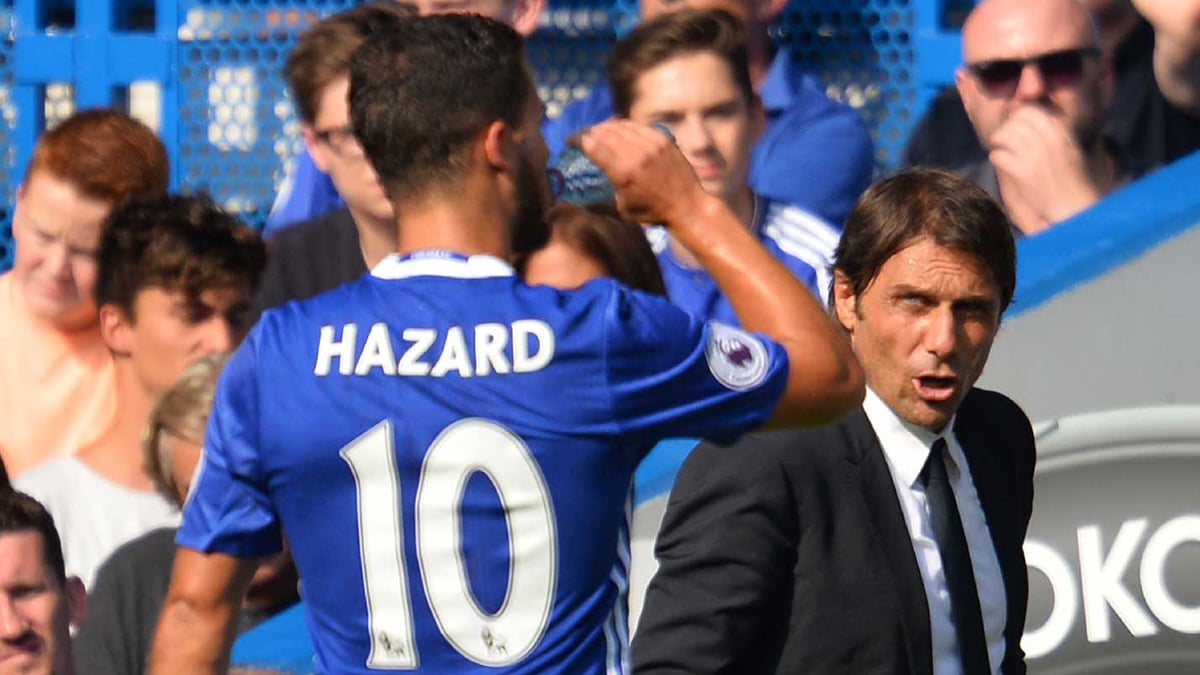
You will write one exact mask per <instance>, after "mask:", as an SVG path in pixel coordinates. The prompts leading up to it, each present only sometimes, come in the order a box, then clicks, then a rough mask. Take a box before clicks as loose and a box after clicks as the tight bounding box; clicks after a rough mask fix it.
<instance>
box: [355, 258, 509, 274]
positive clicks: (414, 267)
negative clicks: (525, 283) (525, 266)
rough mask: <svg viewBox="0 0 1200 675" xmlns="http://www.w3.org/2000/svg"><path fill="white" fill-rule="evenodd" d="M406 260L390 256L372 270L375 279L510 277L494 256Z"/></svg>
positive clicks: (504, 263) (507, 270)
mask: <svg viewBox="0 0 1200 675" xmlns="http://www.w3.org/2000/svg"><path fill="white" fill-rule="evenodd" d="M421 253H425V254H424V255H421V254H418V255H416V256H412V257H405V256H401V255H399V254H396V253H393V254H391V255H388V256H387V257H385V258H384V259H383V260H380V261H379V264H378V265H376V266H375V268H374V269H372V270H371V276H373V277H375V278H377V279H407V278H408V277H425V276H433V277H450V278H454V279H486V278H489V277H511V276H513V275H514V274H515V272H514V271H513V268H512V265H509V264H508V263H507V262H505V261H504V260H502V259H500V258H497V257H496V256H494V255H473V256H470V257H465V256H462V255H457V254H446V255H438V254H434V253H429V252H421Z"/></svg>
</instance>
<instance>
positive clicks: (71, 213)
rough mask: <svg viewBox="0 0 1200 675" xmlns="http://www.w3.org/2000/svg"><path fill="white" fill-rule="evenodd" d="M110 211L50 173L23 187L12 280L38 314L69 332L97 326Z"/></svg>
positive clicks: (38, 175)
mask: <svg viewBox="0 0 1200 675" xmlns="http://www.w3.org/2000/svg"><path fill="white" fill-rule="evenodd" d="M109 210H111V206H110V205H109V204H108V203H107V202H103V201H100V200H96V199H91V198H89V197H85V196H84V195H81V194H79V191H78V190H76V189H75V188H74V187H73V186H72V185H71V184H69V183H66V182H64V181H62V180H59V179H58V178H56V177H55V176H53V175H52V174H49V173H47V172H45V171H35V172H34V173H33V175H31V176H30V177H29V180H27V181H26V182H25V184H24V185H23V186H22V187H21V189H20V190H19V191H18V193H17V208H16V212H15V213H14V215H13V239H15V240H16V244H17V251H16V256H15V258H14V260H13V281H14V282H15V283H16V285H17V289H18V292H20V293H21V294H22V295H23V297H24V300H25V303H26V304H27V305H28V307H29V309H30V311H31V312H33V314H34V316H36V317H38V318H39V319H41V320H43V321H45V322H47V323H49V324H51V325H53V326H55V327H56V328H58V329H60V330H66V331H70V330H77V329H80V328H84V327H87V326H91V325H94V324H95V322H96V305H95V301H94V300H93V298H92V294H93V292H94V290H95V288H96V249H97V248H98V247H99V245H100V225H101V223H102V222H103V221H104V218H105V217H106V216H107V215H108V212H109Z"/></svg>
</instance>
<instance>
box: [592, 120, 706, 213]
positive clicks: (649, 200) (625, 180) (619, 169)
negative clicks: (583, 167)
mask: <svg viewBox="0 0 1200 675" xmlns="http://www.w3.org/2000/svg"><path fill="white" fill-rule="evenodd" d="M580 148H581V149H582V150H583V152H584V153H586V154H587V156H588V157H590V158H591V159H592V161H594V162H595V163H596V165H597V166H599V167H600V169H601V170H602V171H604V173H605V174H606V175H607V176H608V178H609V180H611V181H612V184H613V186H614V187H615V188H616V191H617V208H619V209H620V211H621V214H622V215H623V216H624V217H625V218H628V219H630V220H635V221H637V222H641V223H661V224H663V225H666V226H667V227H670V226H671V225H672V224H674V223H677V222H680V219H681V218H686V214H688V213H691V212H693V209H695V208H696V207H697V205H698V203H699V201H700V200H702V199H704V198H705V197H706V196H707V195H706V193H705V192H704V188H703V187H701V185H700V182H699V180H697V179H696V173H695V171H693V170H692V165H691V164H689V163H688V161H687V158H685V157H684V156H683V153H681V152H679V149H678V148H677V147H675V143H674V141H673V140H671V139H670V138H669V137H667V136H666V135H665V134H662V133H660V132H659V131H656V130H655V129H652V128H651V127H648V126H646V125H643V124H638V123H636V122H631V121H629V120H608V121H607V122H602V123H600V124H597V125H595V126H593V127H591V128H590V129H588V130H587V131H586V132H584V134H583V136H582V138H581V139H580Z"/></svg>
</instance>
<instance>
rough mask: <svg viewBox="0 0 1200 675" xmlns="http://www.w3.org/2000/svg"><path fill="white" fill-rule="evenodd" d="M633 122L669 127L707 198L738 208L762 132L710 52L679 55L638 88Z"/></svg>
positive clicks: (750, 106) (752, 109)
mask: <svg viewBox="0 0 1200 675" xmlns="http://www.w3.org/2000/svg"><path fill="white" fill-rule="evenodd" d="M629 118H630V119H632V120H634V121H635V122H642V123H645V124H650V123H654V122H658V123H661V124H665V125H666V126H667V127H668V128H669V129H670V130H671V133H672V134H674V135H675V142H676V144H677V145H678V146H679V149H680V150H681V151H682V152H683V154H684V156H685V157H687V159H688V161H689V162H691V164H692V168H693V169H694V170H695V171H696V175H697V177H699V178H700V184H701V185H702V186H704V189H705V191H707V192H708V193H709V194H712V195H715V196H717V197H720V198H721V200H722V201H724V202H726V203H727V204H731V205H732V204H735V203H736V202H737V201H739V200H740V199H742V198H744V196H745V195H746V194H748V192H749V187H748V186H747V184H746V181H747V178H748V177H749V174H750V148H751V146H752V145H753V143H754V141H755V140H756V139H757V137H758V134H759V132H760V131H761V129H762V124H763V122H762V113H761V108H760V107H759V105H758V101H757V99H755V100H752V101H748V100H746V96H745V94H744V93H743V92H742V90H741V89H739V88H738V86H737V84H736V82H735V81H734V78H733V73H732V72H731V68H730V67H729V65H728V64H726V63H725V61H723V60H722V59H721V58H720V57H719V56H717V55H716V54H713V53H711V52H693V53H689V54H681V55H679V56H676V57H674V58H672V59H670V60H667V61H664V62H663V63H661V64H659V65H658V66H655V67H654V68H651V69H649V70H647V71H645V72H644V73H642V75H641V76H640V77H638V79H637V81H636V82H635V83H634V87H633V97H632V104H631V105H630V107H629Z"/></svg>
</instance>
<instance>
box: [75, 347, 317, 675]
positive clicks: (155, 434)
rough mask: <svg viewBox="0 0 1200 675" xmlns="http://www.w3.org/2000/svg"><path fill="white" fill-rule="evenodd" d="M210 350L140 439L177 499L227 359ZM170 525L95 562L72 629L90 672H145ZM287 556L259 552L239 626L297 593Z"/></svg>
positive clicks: (148, 465)
mask: <svg viewBox="0 0 1200 675" xmlns="http://www.w3.org/2000/svg"><path fill="white" fill-rule="evenodd" d="M225 360H226V356H225V355H224V354H213V355H211V356H208V357H205V358H203V359H201V360H200V361H197V362H196V363H193V364H192V365H190V366H188V368H187V370H185V371H184V373H183V376H182V377H181V378H180V379H179V381H178V382H177V383H176V384H175V386H173V387H171V389H170V390H168V391H167V393H166V394H164V395H163V397H162V399H161V400H160V401H159V402H158V405H156V406H155V408H154V414H153V415H152V416H151V419H150V426H149V430H148V432H147V434H146V441H145V444H144V445H143V448H142V451H143V462H144V467H143V468H144V470H145V471H146V473H147V475H148V476H149V477H150V480H151V482H153V483H154V487H155V488H156V489H157V490H158V492H159V494H161V495H163V497H165V498H166V499H167V501H169V502H170V503H171V505H172V506H173V507H174V508H175V509H176V510H178V509H181V508H182V507H183V503H184V501H185V500H186V499H187V495H188V490H189V489H190V487H191V479H192V474H193V473H194V472H195V469H196V464H197V463H198V462H199V461H200V452H201V445H202V443H203V440H204V430H205V426H206V425H207V422H208V413H209V410H210V409H211V408H212V401H213V390H214V389H215V388H216V384H217V377H218V376H219V375H220V373H221V368H222V367H223V366H224V365H225ZM175 531H176V530H175V528H173V527H171V528H162V529H158V530H153V531H151V532H147V533H146V534H144V535H142V536H141V537H138V538H137V539H134V540H133V541H130V542H129V543H127V544H125V545H123V546H121V547H120V548H118V549H117V550H116V552H115V553H113V555H112V557H110V558H109V559H108V561H107V562H105V563H104V565H103V566H102V567H101V568H100V572H99V574H98V575H97V576H96V587H95V588H94V589H92V591H91V594H90V596H89V598H88V605H89V606H88V620H87V621H86V622H85V623H84V624H83V626H82V627H81V628H80V630H79V633H78V635H76V637H75V660H76V662H78V663H86V664H88V671H87V672H88V673H89V675H138V674H140V673H144V672H146V661H147V659H148V658H149V656H150V645H151V642H152V640H153V638H154V626H155V623H156V622H157V621H158V613H159V610H161V609H162V603H163V599H164V598H166V595H167V586H168V584H169V583H170V581H171V566H172V564H173V563H174V560H175ZM296 584H297V578H296V569H295V566H293V565H292V564H291V557H290V556H288V555H286V554H283V555H279V556H275V557H272V558H266V559H264V560H263V561H262V562H261V563H260V564H259V568H258V571H257V572H256V573H255V575H254V581H252V582H251V585H250V591H249V592H248V593H247V596H246V599H245V601H244V602H243V603H242V610H241V613H240V615H239V618H238V632H239V633H241V632H243V631H246V630H249V629H250V628H252V627H253V626H255V625H256V624H258V623H259V622H261V621H263V620H266V619H267V618H269V617H270V616H272V615H274V614H276V613H278V612H279V611H281V610H282V609H284V608H285V607H287V606H289V605H291V604H293V603H295V602H296V601H297V599H298V595H297V590H296V588H297V587H296Z"/></svg>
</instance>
